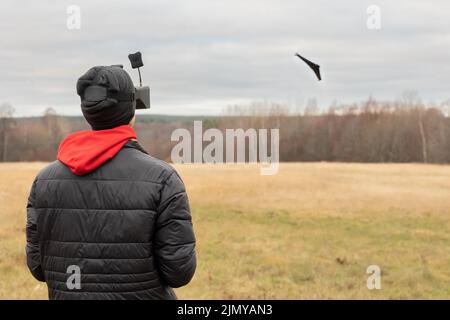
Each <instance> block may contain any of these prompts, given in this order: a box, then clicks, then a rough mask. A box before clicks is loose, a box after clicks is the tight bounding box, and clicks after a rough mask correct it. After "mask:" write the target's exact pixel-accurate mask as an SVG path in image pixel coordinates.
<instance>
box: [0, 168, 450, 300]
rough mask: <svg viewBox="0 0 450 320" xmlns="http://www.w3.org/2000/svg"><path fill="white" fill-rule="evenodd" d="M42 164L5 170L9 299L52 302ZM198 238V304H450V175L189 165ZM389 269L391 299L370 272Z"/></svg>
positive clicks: (1, 290)
mask: <svg viewBox="0 0 450 320" xmlns="http://www.w3.org/2000/svg"><path fill="white" fill-rule="evenodd" d="M44 165H45V164H43V163H17V164H1V165H0V299H46V298H47V292H46V287H45V284H40V283H39V282H37V281H35V280H34V279H33V278H32V276H31V275H30V274H29V273H28V270H27V268H26V264H25V254H24V245H25V233H24V226H25V216H26V215H25V205H26V197H27V195H28V191H29V188H30V185H31V182H32V180H33V178H34V176H35V174H36V173H37V172H38V170H39V169H40V168H42V167H43V166H44ZM177 169H178V170H179V172H180V174H181V176H182V177H183V179H184V181H185V184H186V186H187V189H188V192H189V196H190V200H191V207H192V212H193V218H194V224H195V229H196V234H197V238H198V268H197V273H196V275H195V277H194V279H193V281H192V282H191V284H189V285H188V286H187V287H184V288H181V289H179V290H177V293H178V296H179V297H180V298H185V299H191V298H198V299H207V298H209V299H247V298H268V299H270V298H274V299H278V298H287V299H341V298H342V299H420V298H424V299H428V298H438V299H450V166H440V165H420V164H332V163H289V164H281V166H280V171H279V173H278V174H277V175H274V176H260V175H259V169H258V167H257V166H255V165H184V166H178V167H177ZM372 264H376V265H379V266H380V268H381V272H382V274H381V285H382V288H381V289H380V290H368V289H367V287H366V279H367V274H366V268H367V267H368V266H369V265H372Z"/></svg>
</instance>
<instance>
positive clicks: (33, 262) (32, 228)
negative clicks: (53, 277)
mask: <svg viewBox="0 0 450 320" xmlns="http://www.w3.org/2000/svg"><path fill="white" fill-rule="evenodd" d="M35 188H36V181H34V183H33V186H32V188H31V192H30V196H29V197H28V204H27V224H26V237H27V245H26V254H27V265H28V269H30V272H31V274H32V275H33V276H34V277H35V278H36V279H37V280H39V281H45V279H44V273H43V271H42V267H41V259H40V254H39V236H38V230H37V224H36V223H37V213H36V210H35V207H34V202H35Z"/></svg>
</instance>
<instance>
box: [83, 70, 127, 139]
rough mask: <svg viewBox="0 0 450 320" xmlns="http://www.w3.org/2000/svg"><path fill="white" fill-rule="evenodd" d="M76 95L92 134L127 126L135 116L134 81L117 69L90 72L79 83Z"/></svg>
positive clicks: (124, 72) (123, 71)
mask: <svg viewBox="0 0 450 320" xmlns="http://www.w3.org/2000/svg"><path fill="white" fill-rule="evenodd" d="M99 87H100V88H99ZM92 89H94V90H92ZM97 89H101V90H97ZM105 89H106V90H105ZM98 92H100V93H105V94H104V95H102V94H100V95H99V94H96V93H98ZM77 93H78V95H79V96H80V98H81V110H82V111H83V115H84V117H85V118H86V120H87V122H88V123H89V124H90V125H91V127H92V129H93V130H105V129H111V128H114V127H118V126H121V125H124V124H128V123H130V121H131V119H132V118H133V116H134V111H135V103H134V102H133V97H134V85H133V81H132V80H131V78H130V76H129V75H128V73H127V72H126V71H125V70H123V68H122V66H120V65H117V66H105V67H104V66H97V67H93V68H91V69H89V70H88V71H87V72H86V73H85V74H84V75H82V76H81V77H80V78H79V79H78V81H77Z"/></svg>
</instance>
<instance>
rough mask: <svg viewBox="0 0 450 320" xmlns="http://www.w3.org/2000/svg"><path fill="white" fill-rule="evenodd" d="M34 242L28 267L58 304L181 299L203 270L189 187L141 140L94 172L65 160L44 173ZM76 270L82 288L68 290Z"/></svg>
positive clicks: (31, 215) (34, 205) (32, 212)
mask: <svg viewBox="0 0 450 320" xmlns="http://www.w3.org/2000/svg"><path fill="white" fill-rule="evenodd" d="M27 240H28V242H27V257H28V266H29V268H30V270H31V272H32V273H33V275H34V276H35V277H36V278H37V279H39V280H41V281H46V282H47V285H48V287H49V298H50V299H174V298H176V296H175V294H174V292H173V290H172V289H171V287H179V286H182V285H185V284H187V283H188V282H189V281H190V279H191V278H192V276H193V274H194V271H195V267H196V257H195V237H194V233H193V229H192V223H191V215H190V211H189V204H188V199H187V195H186V192H185V189H184V185H183V183H182V181H181V179H180V178H179V176H178V174H177V173H176V172H175V170H174V169H173V168H172V167H171V166H169V165H168V164H166V163H164V162H163V161H160V160H157V159H154V158H152V157H150V156H149V155H147V154H146V153H145V152H144V151H143V150H142V149H141V148H140V146H139V145H138V144H137V142H135V141H129V142H128V143H126V144H125V146H124V147H123V148H122V149H121V150H120V151H119V152H118V153H117V154H116V155H115V156H114V157H113V158H112V159H111V160H109V161H107V162H105V163H104V164H102V165H101V166H100V167H99V168H97V169H96V170H94V171H93V172H91V173H88V174H87V175H83V176H78V175H75V174H74V173H72V171H71V170H70V169H69V168H68V167H67V166H66V165H65V164H63V163H61V162H60V161H55V162H53V163H52V164H50V165H49V166H48V167H46V168H45V169H44V170H42V171H41V173H40V174H39V175H38V177H37V178H36V180H35V182H34V184H33V189H32V192H31V194H30V198H29V203H28V223H27ZM70 266H75V268H79V270H80V273H81V283H80V285H81V288H80V289H76V288H74V289H70V288H69V287H70V286H68V285H67V280H68V278H69V276H70V275H71V274H70V273H67V271H68V268H69V267H70ZM69 270H70V269H69Z"/></svg>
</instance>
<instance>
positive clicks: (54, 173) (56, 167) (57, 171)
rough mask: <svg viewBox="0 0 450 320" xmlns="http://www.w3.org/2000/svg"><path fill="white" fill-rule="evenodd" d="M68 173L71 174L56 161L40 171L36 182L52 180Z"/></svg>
mask: <svg viewBox="0 0 450 320" xmlns="http://www.w3.org/2000/svg"><path fill="white" fill-rule="evenodd" d="M68 173H70V172H69V168H67V167H66V166H65V165H64V164H63V163H62V162H60V161H59V160H55V161H53V162H51V163H49V164H48V165H46V166H45V167H44V168H43V169H41V171H39V173H38V174H37V176H36V180H51V179H55V178H57V177H59V176H61V175H63V174H68Z"/></svg>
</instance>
